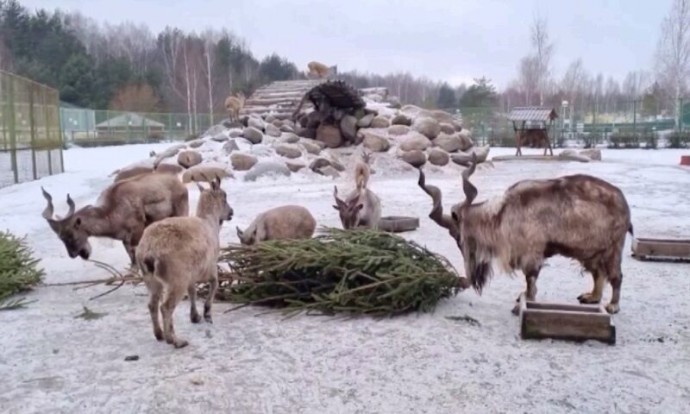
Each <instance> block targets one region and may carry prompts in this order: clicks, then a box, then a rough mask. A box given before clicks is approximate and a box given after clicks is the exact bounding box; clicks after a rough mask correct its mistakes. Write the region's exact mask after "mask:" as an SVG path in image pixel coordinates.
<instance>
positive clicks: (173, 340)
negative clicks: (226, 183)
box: [136, 178, 233, 348]
mask: <svg viewBox="0 0 690 414" xmlns="http://www.w3.org/2000/svg"><path fill="white" fill-rule="evenodd" d="M209 181H210V180H209ZM197 186H198V187H199V191H201V195H200V197H199V203H198V204H197V209H196V216H187V217H171V218H167V219H165V220H161V221H159V222H156V223H154V224H152V225H150V226H149V227H147V228H146V230H145V231H144V234H143V236H142V238H141V241H140V242H139V246H138V247H137V252H136V253H137V254H136V257H137V264H138V266H139V269H140V270H141V273H142V274H143V278H144V283H145V284H146V287H147V288H148V291H149V313H150V314H151V322H152V323H153V334H154V336H155V337H156V339H157V340H159V341H162V340H163V339H165V341H166V342H167V343H169V344H172V345H174V346H175V348H182V347H184V346H187V344H188V342H187V341H186V340H184V339H180V338H178V337H176V336H175V330H174V328H173V312H174V311H175V307H176V306H177V304H178V303H179V302H180V300H181V299H182V297H183V296H184V294H185V293H188V294H189V302H190V307H191V309H190V318H191V321H192V323H199V322H200V321H201V317H200V316H199V312H198V311H197V308H196V283H198V282H210V289H209V292H208V297H207V298H206V301H205V303H204V319H205V320H206V322H208V323H212V318H211V306H212V304H213V297H214V296H215V294H216V290H217V289H218V267H217V266H218V254H219V253H220V241H219V233H220V228H221V226H222V224H223V222H224V221H226V220H227V221H230V220H232V215H233V210H232V207H230V205H229V204H228V201H227V194H226V193H225V191H223V189H221V188H220V179H219V178H216V179H215V180H214V181H211V188H210V189H204V188H203V187H202V186H201V185H200V184H197ZM164 295H165V298H164V297H163V296H164ZM161 302H162V306H161ZM159 309H160V313H161V314H162V317H163V329H161V326H160V320H159V317H158V312H159Z"/></svg>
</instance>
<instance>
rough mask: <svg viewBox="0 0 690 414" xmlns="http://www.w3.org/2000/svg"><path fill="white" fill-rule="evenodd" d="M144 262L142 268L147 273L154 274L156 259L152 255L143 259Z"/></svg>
mask: <svg viewBox="0 0 690 414" xmlns="http://www.w3.org/2000/svg"><path fill="white" fill-rule="evenodd" d="M141 263H142V269H141V270H143V271H144V272H146V273H150V274H154V273H156V259H154V258H153V257H151V256H148V257H145V258H144V260H142V261H141Z"/></svg>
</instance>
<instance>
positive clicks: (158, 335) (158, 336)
mask: <svg viewBox="0 0 690 414" xmlns="http://www.w3.org/2000/svg"><path fill="white" fill-rule="evenodd" d="M153 336H155V337H156V340H157V341H162V340H163V332H161V331H153Z"/></svg>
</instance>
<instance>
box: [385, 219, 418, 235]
mask: <svg viewBox="0 0 690 414" xmlns="http://www.w3.org/2000/svg"><path fill="white" fill-rule="evenodd" d="M417 227H419V219H418V218H417V217H402V216H387V217H381V220H380V221H379V230H382V231H387V232H391V233H402V232H405V231H412V230H415V229H417Z"/></svg>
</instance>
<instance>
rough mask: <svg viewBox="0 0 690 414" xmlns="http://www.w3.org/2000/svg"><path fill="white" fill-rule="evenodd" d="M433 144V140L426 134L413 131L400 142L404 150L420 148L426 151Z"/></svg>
mask: <svg viewBox="0 0 690 414" xmlns="http://www.w3.org/2000/svg"><path fill="white" fill-rule="evenodd" d="M430 146H431V141H430V140H429V138H427V137H425V136H424V135H422V134H420V133H418V132H414V131H411V132H410V133H409V134H407V136H406V137H405V138H403V141H402V143H401V144H400V149H401V150H403V151H412V150H419V151H424V150H425V149H427V148H429V147H430Z"/></svg>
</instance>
